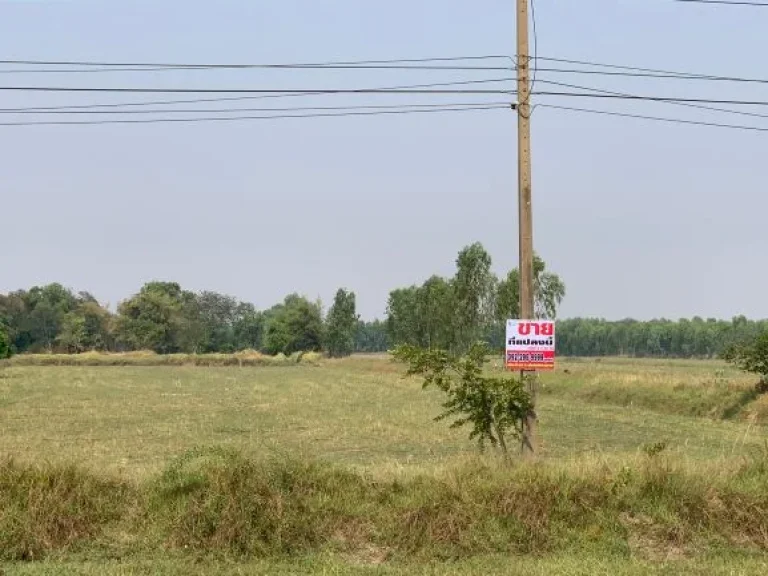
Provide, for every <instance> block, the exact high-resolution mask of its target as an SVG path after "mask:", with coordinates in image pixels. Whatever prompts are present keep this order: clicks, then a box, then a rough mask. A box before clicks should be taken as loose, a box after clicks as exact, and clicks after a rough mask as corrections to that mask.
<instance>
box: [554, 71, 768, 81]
mask: <svg viewBox="0 0 768 576" xmlns="http://www.w3.org/2000/svg"><path fill="white" fill-rule="evenodd" d="M539 72H547V73H559V74H585V75H591V76H617V77H622V78H659V79H662V80H663V79H667V80H703V81H709V82H743V83H752V84H768V79H766V78H740V77H738V76H714V75H706V74H690V73H686V72H681V73H673V72H609V71H606V70H577V69H575V68H539Z"/></svg>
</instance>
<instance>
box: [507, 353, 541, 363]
mask: <svg viewBox="0 0 768 576" xmlns="http://www.w3.org/2000/svg"><path fill="white" fill-rule="evenodd" d="M546 361H547V359H545V358H544V354H519V353H517V354H507V362H546Z"/></svg>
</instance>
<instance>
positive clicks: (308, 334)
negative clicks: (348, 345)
mask: <svg viewBox="0 0 768 576" xmlns="http://www.w3.org/2000/svg"><path fill="white" fill-rule="evenodd" d="M266 317H267V320H266V331H265V334H264V351H265V352H267V353H268V354H279V353H283V354H293V353H294V352H312V351H319V350H321V349H322V341H323V317H322V311H321V308H320V304H319V303H317V302H310V301H309V300H307V299H306V298H304V297H303V296H299V295H298V294H291V295H289V296H286V298H285V301H284V302H283V303H282V304H278V305H277V306H275V307H273V308H272V309H270V310H268V311H267V313H266Z"/></svg>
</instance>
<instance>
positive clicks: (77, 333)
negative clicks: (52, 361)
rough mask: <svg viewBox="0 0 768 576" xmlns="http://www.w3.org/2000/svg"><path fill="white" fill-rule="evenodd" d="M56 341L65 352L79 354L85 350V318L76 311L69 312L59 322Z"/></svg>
mask: <svg viewBox="0 0 768 576" xmlns="http://www.w3.org/2000/svg"><path fill="white" fill-rule="evenodd" d="M56 343H57V344H58V345H59V346H60V347H61V348H62V349H63V350H65V351H66V352H69V353H75V354H79V353H80V352H83V351H85V350H87V344H86V329H85V318H84V317H83V316H81V315H79V314H77V313H76V312H69V313H67V314H66V315H65V316H64V320H63V322H62V323H61V332H60V333H59V335H58V336H57V337H56Z"/></svg>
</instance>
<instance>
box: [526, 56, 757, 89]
mask: <svg viewBox="0 0 768 576" xmlns="http://www.w3.org/2000/svg"><path fill="white" fill-rule="evenodd" d="M538 59H539V60H543V61H546V62H557V63H560V64H575V65H578V66H592V67H595V68H607V69H613V70H625V71H630V72H647V73H649V74H659V75H661V77H668V76H669V77H671V78H675V79H676V78H677V77H680V79H684V78H695V79H702V80H724V81H730V82H756V83H768V79H764V78H747V77H739V76H723V75H718V74H702V73H697V72H683V71H680V70H665V69H660V68H643V67H639V66H626V65H621V64H612V63H605V62H594V61H590V60H574V59H569V58H553V57H548V56H538ZM540 70H541V71H545V69H541V68H540ZM546 71H549V72H563V73H580V74H605V75H609V74H607V73H606V72H603V71H601V70H569V69H560V68H551V69H546ZM616 75H617V76H635V75H634V74H616ZM637 76H638V77H646V76H644V75H640V74H638V75H637ZM651 77H654V76H651Z"/></svg>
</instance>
